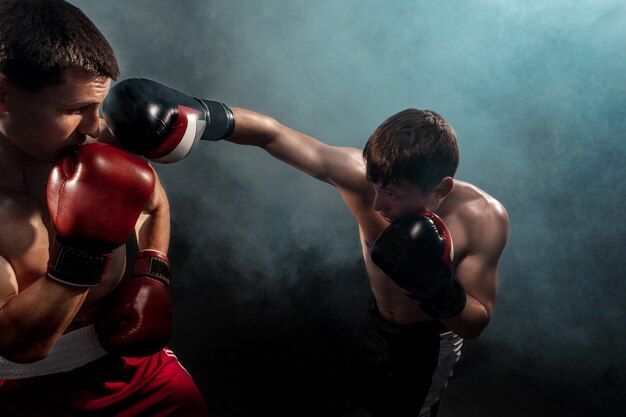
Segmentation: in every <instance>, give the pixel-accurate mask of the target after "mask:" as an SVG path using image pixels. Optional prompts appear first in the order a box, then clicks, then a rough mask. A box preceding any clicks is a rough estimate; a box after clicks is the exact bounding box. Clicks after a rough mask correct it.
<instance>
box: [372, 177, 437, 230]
mask: <svg viewBox="0 0 626 417" xmlns="http://www.w3.org/2000/svg"><path fill="white" fill-rule="evenodd" d="M372 186H373V187H374V193H375V196H374V210H376V211H378V212H380V214H381V216H383V218H384V219H385V220H386V221H387V222H389V223H391V222H393V221H395V220H397V219H399V218H400V217H402V216H404V215H407V214H411V213H417V212H419V211H422V210H428V209H429V208H430V207H431V205H432V204H433V201H434V195H435V192H434V191H433V192H431V193H428V194H424V193H422V191H421V189H420V188H419V187H418V186H417V185H413V184H411V183H409V182H408V181H405V180H402V181H400V182H397V183H396V182H392V183H389V184H387V185H385V186H383V184H382V182H380V181H379V182H376V183H372Z"/></svg>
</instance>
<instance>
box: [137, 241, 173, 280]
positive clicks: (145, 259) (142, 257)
mask: <svg viewBox="0 0 626 417" xmlns="http://www.w3.org/2000/svg"><path fill="white" fill-rule="evenodd" d="M135 277H150V278H154V279H158V280H160V281H162V282H163V283H164V284H165V285H167V286H168V287H169V285H170V260H169V259H168V257H167V255H166V254H164V253H163V252H160V251H158V250H155V249H144V250H141V251H139V253H137V257H136V258H135V265H134V267H133V278H135Z"/></svg>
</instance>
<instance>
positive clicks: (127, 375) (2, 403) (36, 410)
mask: <svg viewBox="0 0 626 417" xmlns="http://www.w3.org/2000/svg"><path fill="white" fill-rule="evenodd" d="M35 364H36V363H35ZM208 415H209V412H208V409H207V406H206V404H205V402H204V399H203V398H202V395H201V394H200V391H199V390H198V388H197V387H196V385H195V384H194V382H193V380H192V379H191V376H190V375H189V374H188V373H187V371H186V370H185V368H183V367H182V365H181V364H180V363H179V362H178V359H177V358H176V356H175V355H174V353H173V352H172V351H171V350H169V349H167V348H165V349H162V350H161V351H160V352H158V353H156V354H154V355H152V356H148V357H142V358H122V357H119V356H114V355H108V354H107V355H105V356H102V357H100V358H99V359H96V360H94V361H92V362H90V363H87V364H86V365H83V366H80V367H77V368H75V369H72V370H69V371H67V372H58V373H54V374H49V375H41V376H33V377H26V378H18V379H5V380H0V416H2V417H9V416H16V417H22V416H23V417H39V416H41V417H43V416H46V417H53V416H54V417H56V416H59V417H61V416H63V417H64V416H67V417H74V416H94V417H95V416H102V417H105V416H106V417H137V416H150V417H165V416H168V417H169V416H172V417H173V416H181V417H182V416H201V417H203V416H208Z"/></svg>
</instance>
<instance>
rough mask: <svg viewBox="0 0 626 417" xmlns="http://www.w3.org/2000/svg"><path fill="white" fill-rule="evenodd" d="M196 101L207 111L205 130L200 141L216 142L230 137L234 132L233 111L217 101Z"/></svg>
mask: <svg viewBox="0 0 626 417" xmlns="http://www.w3.org/2000/svg"><path fill="white" fill-rule="evenodd" d="M197 100H198V101H199V102H200V103H201V104H202V105H203V106H204V107H205V108H206V110H207V120H206V128H205V130H204V133H203V134H202V136H201V137H200V139H201V140H210V141H218V140H222V139H226V138H228V137H230V135H232V134H233V131H234V130H235V116H234V115H233V111H232V110H231V109H230V108H229V107H228V106H227V105H226V104H224V103H220V102H219V101H212V100H199V99H197Z"/></svg>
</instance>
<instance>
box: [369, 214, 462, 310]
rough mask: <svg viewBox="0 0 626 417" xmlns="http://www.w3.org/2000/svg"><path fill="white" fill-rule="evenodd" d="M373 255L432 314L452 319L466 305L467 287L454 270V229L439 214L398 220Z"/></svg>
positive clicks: (378, 240)
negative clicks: (452, 236) (463, 285)
mask: <svg viewBox="0 0 626 417" xmlns="http://www.w3.org/2000/svg"><path fill="white" fill-rule="evenodd" d="M370 256H371V258H372V261H374V263H375V264H376V265H377V266H378V267H379V268H380V269H381V270H382V271H383V272H384V273H385V274H387V275H388V276H389V278H391V279H392V280H393V281H394V282H395V283H396V284H397V285H398V286H399V287H400V288H402V289H403V290H405V291H406V292H407V293H408V295H409V297H411V298H413V299H416V300H419V301H420V302H421V304H420V306H421V308H422V310H424V312H426V314H428V315H429V316H431V317H433V318H437V319H445V318H450V317H453V316H456V315H457V314H459V313H461V311H463V308H465V303H466V301H467V297H466V294H465V290H464V289H463V287H462V286H461V283H460V282H459V280H458V279H457V278H456V276H455V275H454V273H453V272H452V258H453V256H454V255H453V248H452V239H451V237H450V232H449V231H448V228H447V227H446V225H445V223H444V222H443V220H441V218H439V216H437V215H436V214H434V213H431V212H427V211H426V212H421V213H418V214H411V215H408V216H404V217H402V218H400V219H398V220H396V221H395V222H393V223H392V224H391V225H389V227H387V229H385V230H384V231H383V232H382V233H381V234H380V236H378V238H377V239H376V241H375V242H374V244H373V245H372V250H371V253H370Z"/></svg>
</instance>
